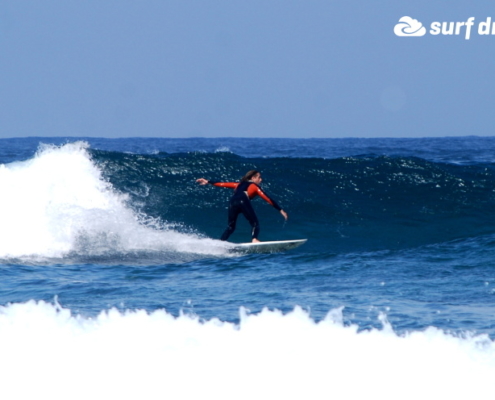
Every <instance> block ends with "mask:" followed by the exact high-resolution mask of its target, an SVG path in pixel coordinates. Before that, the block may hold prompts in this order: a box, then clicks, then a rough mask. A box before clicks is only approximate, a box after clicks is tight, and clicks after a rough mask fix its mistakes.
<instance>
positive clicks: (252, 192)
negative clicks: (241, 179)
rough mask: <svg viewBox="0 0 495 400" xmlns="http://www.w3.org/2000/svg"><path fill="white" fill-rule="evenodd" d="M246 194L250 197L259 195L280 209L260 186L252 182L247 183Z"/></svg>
mask: <svg viewBox="0 0 495 400" xmlns="http://www.w3.org/2000/svg"><path fill="white" fill-rule="evenodd" d="M248 196H249V198H250V199H252V198H253V197H255V196H260V197H261V198H262V199H263V200H265V201H266V202H267V203H268V204H270V205H271V206H273V207H274V208H275V209H277V210H279V211H280V210H281V209H282V207H280V206H279V205H278V204H277V202H276V201H275V200H273V199H272V198H271V197H270V196H268V195H267V194H266V193H265V192H263V190H261V188H260V187H259V186H258V185H256V184H255V183H252V184H251V185H249V188H248Z"/></svg>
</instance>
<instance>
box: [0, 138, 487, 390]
mask: <svg viewBox="0 0 495 400" xmlns="http://www.w3.org/2000/svg"><path fill="white" fill-rule="evenodd" d="M0 145H1V148H0V188H1V191H2V196H0V221H1V224H0V225H1V226H0V355H1V358H0V377H1V385H0V397H1V398H5V399H26V398H51V399H62V398H64V399H65V398H71V399H72V398H73V399H87V398H97V399H99V398H102V399H103V398H119V399H120V398H121V399H128V398H129V399H130V398H137V397H140V398H146V399H164V398H173V399H191V398H212V399H216V398H218V399H227V398H232V397H235V398H241V399H248V398H249V399H251V398H288V399H299V398H311V399H329V398H339V399H354V398H360V397H371V398H384V399H397V398H401V399H419V398H454V399H457V398H459V399H461V398H467V397H469V398H471V397H474V398H477V397H479V398H487V397H490V396H491V393H493V390H494V389H495V383H494V380H493V376H494V374H495V343H494V338H495V307H494V306H495V301H494V296H495V274H494V269H493V266H494V264H493V259H494V256H495V228H494V226H495V225H494V224H493V222H494V221H495V211H494V210H495V207H493V206H494V205H495V204H494V203H495V164H494V160H493V159H492V158H491V154H493V150H495V139H492V138H476V137H465V138H458V139H454V138H440V139H439V138H436V139H428V138H423V139H410V140H400V139H370V140H362V139H348V140H344V139H339V140H331V139H329V140H320V139H307V140H292V141H291V140H279V139H252V140H250V139H233V138H226V139H202V138H198V139H184V140H180V139H137V138H136V139H119V140H108V139H91V138H81V139H67V138H64V139H60V138H43V139H39V138H26V139H15V140H14V139H3V140H2V141H1V143H0ZM252 167H253V168H257V169H260V170H261V171H262V173H263V176H264V178H265V179H264V182H263V187H264V188H265V189H266V190H267V191H268V192H269V193H270V194H271V195H273V197H275V198H276V199H277V201H279V202H280V203H281V205H282V206H284V208H285V209H286V210H287V211H288V213H289V221H288V223H287V224H284V222H283V221H281V220H280V218H279V215H278V213H276V212H275V211H274V210H273V209H271V208H270V207H269V206H268V205H266V204H263V203H262V202H261V201H260V202H255V204H254V206H255V209H256V211H257V213H258V216H259V218H260V221H261V228H262V230H261V232H262V233H261V235H262V237H261V238H262V240H272V239H294V238H302V237H305V238H308V239H309V240H308V243H307V244H306V245H304V246H302V247H301V248H299V249H296V250H293V251H291V252H287V253H281V254H255V255H245V256H242V255H241V256H239V255H233V254H232V253H230V252H229V244H228V243H223V242H220V241H219V240H217V238H218V236H219V235H220V234H221V232H222V230H223V228H224V225H225V223H226V206H227V202H228V198H229V194H230V192H229V191H227V190H224V189H220V188H213V187H208V188H202V187H199V186H198V185H197V184H196V183H195V178H199V177H206V178H211V179H221V180H229V181H230V180H235V179H238V178H239V177H240V176H242V175H243V173H244V172H245V171H246V170H248V169H251V168H252ZM248 236H249V227H248V225H247V223H245V222H244V221H239V227H238V230H237V231H236V233H235V234H234V236H233V237H232V240H233V241H234V242H241V241H246V240H247V239H246V238H247V237H248Z"/></svg>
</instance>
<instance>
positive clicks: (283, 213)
mask: <svg viewBox="0 0 495 400" xmlns="http://www.w3.org/2000/svg"><path fill="white" fill-rule="evenodd" d="M280 214H282V216H283V217H284V218H285V220H286V221H287V220H288V219H289V216H288V215H287V213H286V212H285V211H284V210H280Z"/></svg>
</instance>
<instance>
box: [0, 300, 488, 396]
mask: <svg viewBox="0 0 495 400" xmlns="http://www.w3.org/2000/svg"><path fill="white" fill-rule="evenodd" d="M341 320H342V315H341V310H340V309H338V310H333V311H332V312H331V313H329V315H328V316H327V318H326V319H325V320H323V321H320V322H318V323H316V322H315V321H313V320H312V319H311V318H310V317H309V316H308V314H307V313H306V312H304V311H303V310H301V309H300V308H296V309H295V310H294V311H293V312H291V313H288V314H285V315H284V314H282V313H281V312H278V311H269V310H264V311H262V312H261V313H259V314H257V315H248V314H246V313H245V312H244V311H242V310H241V323H240V325H234V324H232V323H227V322H222V321H219V320H216V319H214V320H210V321H207V322H201V321H200V320H199V319H198V318H195V317H193V316H188V315H181V316H180V317H173V316H172V315H170V314H168V313H167V312H165V311H163V310H162V311H156V312H153V313H147V312H145V311H133V312H126V313H120V312H118V311H116V310H110V311H107V312H102V313H101V314H100V315H99V316H98V317H97V318H94V319H91V318H82V317H78V316H73V315H71V313H70V311H69V310H67V309H63V308H61V307H60V306H58V305H56V304H55V305H52V304H47V303H44V302H38V303H36V302H34V301H30V302H28V303H24V304H11V305H8V306H6V307H0V354H1V357H0V377H1V381H2V383H1V385H0V398H2V399H9V400H10V399H27V398H50V399H69V398H70V399H88V398H92V399H110V398H111V399H136V398H142V399H163V398H170V399H199V398H207V399H232V398H236V399H254V398H256V399H304V398H308V399H329V398H334V399H357V398H377V399H394V400H396V399H435V398H438V399H445V398H453V399H461V398H490V396H491V394H492V393H493V391H494V389H495V380H494V379H493V376H494V375H495V346H494V343H493V342H492V341H491V340H490V339H489V338H487V337H484V336H476V337H466V338H459V337H454V336H451V335H449V334H446V333H445V332H442V331H440V330H438V329H435V328H430V329H428V330H426V331H422V332H413V333H411V334H408V335H406V336H399V335H397V334H395V333H394V331H393V330H392V328H391V327H390V326H389V325H388V324H387V323H386V322H385V325H384V328H383V329H381V330H372V331H362V332H358V330H357V327H355V326H344V325H343V324H342V322H341ZM40 396H41V397H40Z"/></svg>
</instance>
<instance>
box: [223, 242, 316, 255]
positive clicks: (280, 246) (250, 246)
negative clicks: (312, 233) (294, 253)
mask: <svg viewBox="0 0 495 400" xmlns="http://www.w3.org/2000/svg"><path fill="white" fill-rule="evenodd" d="M307 240H308V239H297V240H278V241H272V242H259V243H237V244H235V245H234V247H233V248H232V250H231V251H233V252H235V253H276V252H280V251H286V250H291V249H295V248H296V247H299V246H301V245H302V244H304V243H306V241H307Z"/></svg>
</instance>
